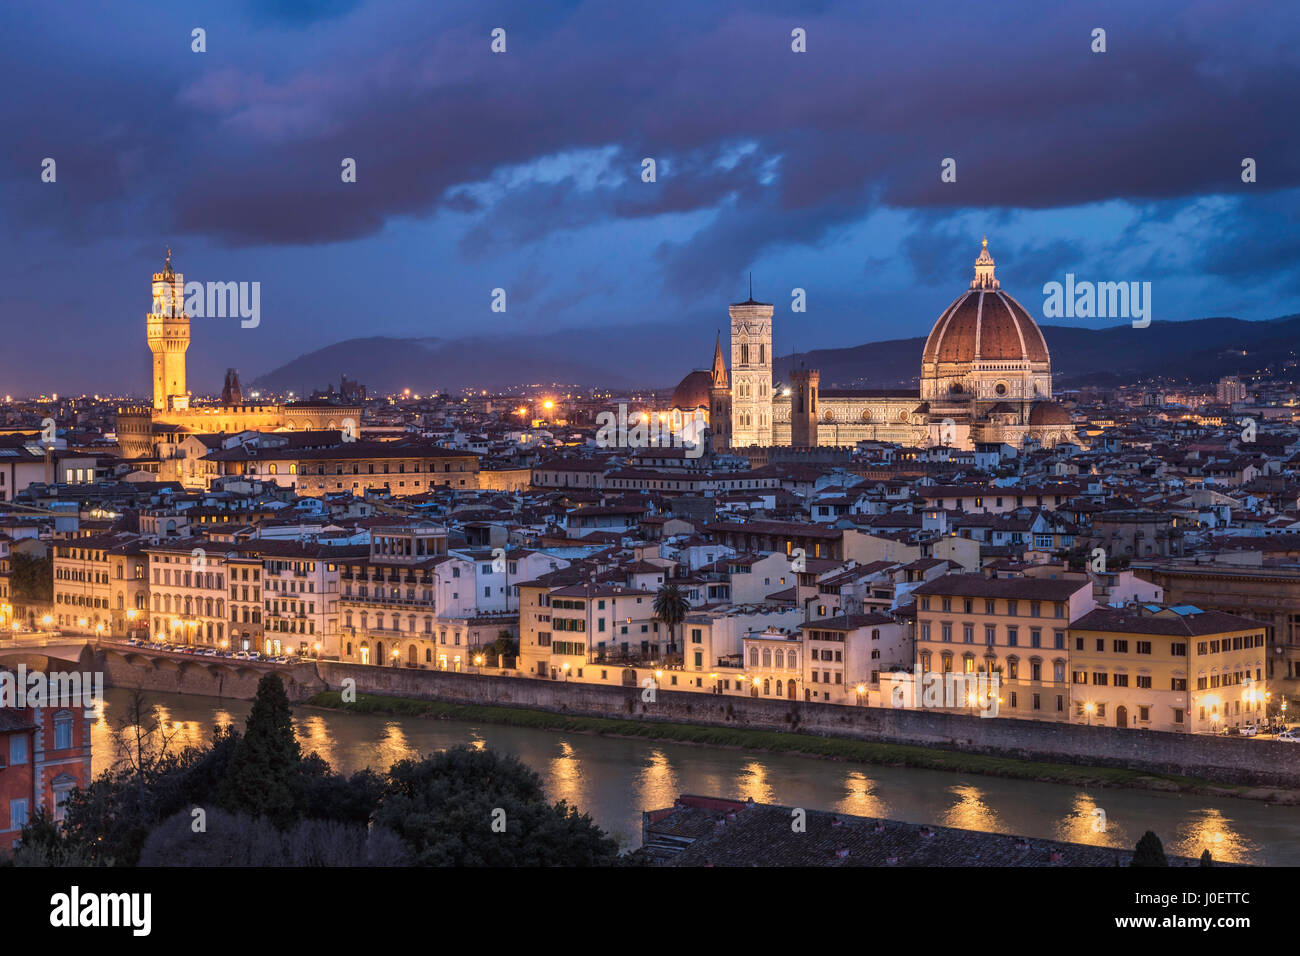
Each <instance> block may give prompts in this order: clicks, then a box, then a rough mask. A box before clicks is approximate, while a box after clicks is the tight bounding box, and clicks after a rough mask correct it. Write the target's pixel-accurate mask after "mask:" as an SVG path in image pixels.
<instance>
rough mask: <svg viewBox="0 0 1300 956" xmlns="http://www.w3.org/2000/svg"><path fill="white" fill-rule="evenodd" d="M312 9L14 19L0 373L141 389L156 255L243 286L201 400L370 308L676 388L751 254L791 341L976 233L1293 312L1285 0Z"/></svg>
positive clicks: (1294, 138)
mask: <svg viewBox="0 0 1300 956" xmlns="http://www.w3.org/2000/svg"><path fill="white" fill-rule="evenodd" d="M310 6H311V10H310V12H308V10H307V8H308V5H306V4H304V5H301V6H300V5H298V4H294V3H289V2H274V3H252V2H241V0H223V2H220V3H210V4H209V3H200V4H161V3H159V4H141V3H132V2H113V3H102V2H83V3H78V2H68V3H59V4H57V5H54V4H49V3H48V2H39V3H37V2H31V3H29V2H26V0H8V2H6V3H5V4H4V6H3V8H0V88H2V89H3V91H4V92H3V94H2V95H0V122H2V124H3V130H4V135H3V136H0V242H2V243H3V246H2V247H0V254H2V256H3V258H2V262H3V265H2V266H0V320H2V321H3V331H4V337H3V342H4V349H3V351H4V356H5V357H4V360H3V362H0V394H3V393H6V392H9V393H13V394H15V395H18V394H26V393H30V392H36V391H47V392H48V391H55V390H57V391H60V392H63V393H65V394H66V393H78V392H82V391H86V392H91V391H110V390H117V391H121V390H125V389H128V388H130V389H133V390H134V391H136V392H143V391H144V390H145V388H146V387H147V385H148V377H147V376H148V368H149V364H148V361H149V360H148V352H147V349H146V347H145V344H144V316H145V314H146V312H147V311H148V309H149V306H150V299H149V278H150V273H152V272H154V271H157V270H160V269H161V267H162V260H163V254H164V249H165V247H166V246H167V245H168V244H170V245H171V246H172V249H173V255H174V263H175V265H176V268H177V269H178V270H179V271H183V272H184V273H185V275H186V278H187V279H191V280H200V281H207V280H217V281H259V282H260V283H261V284H262V296H261V308H262V316H261V324H260V326H259V327H258V328H256V329H241V328H240V326H239V323H238V321H237V320H231V319H225V320H218V319H212V320H204V321H203V322H198V321H196V323H195V329H194V344H193V345H192V346H191V349H190V356H191V382H190V384H191V387H192V388H193V389H194V390H195V391H196V392H203V391H215V390H217V389H219V388H220V375H221V370H222V369H224V368H225V367H226V366H227V365H234V366H238V367H239V368H240V369H241V373H242V374H243V375H244V376H245V378H246V379H251V378H253V377H255V376H256V375H257V374H259V373H262V372H265V371H268V370H269V369H271V368H273V367H275V366H277V365H280V364H282V363H283V362H286V361H288V360H289V359H291V358H293V357H295V356H296V355H298V354H300V353H302V352H306V351H309V350H311V349H315V348H319V347H321V346H324V345H328V344H331V343H334V342H337V341H340V340H343V339H347V338H351V337H356V336H362V335H390V336H399V337H437V338H456V337H462V336H466V335H480V336H481V335H489V336H504V337H510V338H515V339H525V340H526V339H528V338H529V337H531V336H537V335H546V334H561V333H562V334H565V335H566V337H567V339H568V340H570V341H571V343H572V346H571V347H572V353H573V355H574V356H576V357H579V358H582V359H584V360H588V361H595V362H610V363H629V364H630V365H631V366H632V367H634V368H636V369H637V370H638V372H639V374H641V375H643V376H644V380H645V381H646V382H647V383H649V384H655V385H664V384H671V383H673V382H676V381H677V379H679V378H680V377H681V376H682V374H684V373H685V371H687V370H688V369H689V368H690V367H692V366H701V365H704V364H707V362H708V361H709V358H710V357H711V351H712V344H713V335H714V330H715V329H716V328H718V327H719V326H721V325H723V324H724V323H725V321H726V305H727V303H728V302H732V301H737V300H739V299H743V298H745V295H746V292H747V274H748V273H749V272H750V271H751V270H752V271H753V273H754V282H755V294H756V296H757V297H759V298H762V299H766V300H767V301H772V302H775V303H776V306H777V310H776V321H777V326H776V336H775V338H776V351H777V352H778V353H779V354H785V353H788V352H790V351H791V350H793V349H795V348H798V349H800V350H803V349H808V348H820V347H828V346H841V345H843V346H847V345H857V344H860V343H863V342H867V341H873V340H879V339H889V338H900V337H906V336H914V335H924V334H925V333H926V332H928V331H929V328H930V326H931V324H932V323H933V322H934V320H935V318H936V317H937V316H938V315H939V313H940V312H941V311H942V309H943V308H944V307H945V306H946V305H947V304H948V303H949V302H950V301H951V300H952V298H953V297H954V296H955V295H957V294H958V293H959V292H960V291H961V290H962V289H963V288H965V286H966V284H967V283H968V282H969V280H970V277H971V274H972V263H973V261H974V259H975V256H976V255H977V254H978V252H979V240H980V238H981V236H983V235H985V234H987V235H988V237H989V249H990V252H991V253H992V254H993V256H994V257H995V259H996V260H997V263H998V277H999V278H1000V279H1001V280H1002V282H1003V287H1004V288H1005V289H1006V290H1007V291H1008V292H1010V293H1011V294H1012V295H1014V296H1015V297H1016V298H1018V299H1019V300H1020V301H1021V302H1022V303H1023V304H1024V305H1025V306H1026V308H1027V309H1028V310H1029V312H1030V313H1031V314H1033V315H1036V316H1040V317H1041V313H1042V303H1043V296H1042V291H1041V290H1042V286H1043V284H1044V283H1045V282H1048V281H1053V280H1057V281H1061V280H1063V279H1064V276H1065V273H1067V272H1072V273H1074V274H1075V275H1076V276H1077V277H1078V278H1081V279H1092V280H1095V281H1120V280H1123V281H1149V282H1151V283H1152V289H1153V292H1152V295H1153V300H1154V314H1155V318H1156V320H1157V321H1159V320H1165V319H1174V320H1179V319H1189V318H1199V317H1204V316H1215V315H1232V316H1238V317H1241V318H1246V319H1269V318H1275V317H1277V316H1280V315H1285V314H1290V313H1295V312H1300V255H1298V253H1300V124H1298V123H1297V121H1296V120H1297V115H1298V114H1300V7H1297V5H1296V4H1295V2H1294V0H1278V2H1275V3H1256V4H1250V5H1244V4H1241V3H1239V2H1200V3H1196V2H1192V3H1177V4H1175V3H1164V2H1153V0H1142V2H1134V0H1121V2H1115V3H1091V2H1090V3H1076V4H1069V5H1063V4H1059V3H1055V2H1044V0H985V2H970V0H965V2H960V3H950V4H949V3H925V2H921V3H861V2H857V3H804V4H798V3H783V4H765V3H746V4H735V3H726V2H713V0H710V2H707V3H701V2H699V0H660V2H655V3H645V4H638V3H632V2H617V3H614V2H605V3H561V2H552V0H547V2H537V0H532V2H520V3H487V2H472V3H471V2H455V0H452V2H434V0H420V2H413V3H395V2H349V0H335V2H327V3H319V4H312V5H310ZM1062 6H1065V7H1066V9H1064V10H1062V9H1061V7H1062ZM195 27H202V28H204V29H205V30H206V31H207V37H206V42H207V52H205V53H194V52H192V51H191V42H192V41H191V31H192V30H193V29H194V28H195ZM496 27H501V28H503V29H505V30H506V38H507V40H506V42H507V52H506V53H504V54H494V53H492V52H491V50H490V42H491V37H490V34H491V31H492V30H493V28H496ZM796 27H801V28H803V29H805V30H806V31H807V48H808V52H806V53H803V54H796V53H793V52H792V51H791V35H790V34H791V30H793V29H794V28H796ZM1096 27H1101V28H1104V29H1105V30H1106V45H1107V52H1106V53H1104V54H1098V53H1093V52H1092V50H1091V44H1092V37H1091V33H1092V30H1093V29H1094V28H1096ZM45 157H52V158H54V159H55V160H56V162H57V177H58V178H57V182H56V183H53V184H49V183H42V182H41V162H42V160H43V159H44V158H45ZM344 157H353V158H355V159H356V162H357V182H356V183H355V184H344V183H342V182H341V181H340V163H341V161H342V160H343V158H344ZM644 157H653V158H655V159H656V161H657V164H658V182H656V183H644V182H642V181H641V160H642V159H643V158H644ZM945 157H952V158H954V159H956V161H957V182H956V183H942V182H940V164H941V162H942V160H943V159H944V158H945ZM1244 157H1252V158H1254V159H1255V160H1256V162H1257V164H1258V182H1256V183H1253V184H1245V183H1243V182H1242V181H1241V163H1242V159H1243V158H1244ZM796 286H798V287H802V288H805V289H806V290H807V296H808V313H807V315H804V316H798V317H794V316H791V315H790V290H791V289H792V288H794V287H796ZM495 287H504V288H505V289H506V290H507V303H508V311H507V312H506V313H505V314H497V313H493V312H492V311H491V310H490V308H489V306H490V296H491V290H492V289H493V288H495ZM1075 321H1077V322H1078V324H1083V325H1087V324H1089V323H1088V322H1086V321H1084V320H1075ZM1091 324H1094V325H1113V324H1117V323H1115V322H1113V321H1103V322H1096V321H1094V322H1093V323H1091ZM611 326H627V327H629V329H628V336H627V337H628V341H629V342H638V343H639V344H638V345H637V346H636V347H634V348H629V349H627V350H625V351H624V352H622V353H618V354H609V352H608V349H607V346H606V345H605V344H604V343H606V342H607V338H601V339H600V341H599V343H597V342H595V341H590V342H589V341H585V340H584V336H583V334H582V330H583V329H591V328H602V329H608V328H609V327H611ZM320 384H321V385H324V384H325V383H324V382H321V383H320Z"/></svg>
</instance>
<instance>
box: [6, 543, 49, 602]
mask: <svg viewBox="0 0 1300 956" xmlns="http://www.w3.org/2000/svg"><path fill="white" fill-rule="evenodd" d="M10 568H11V570H10V572H9V583H10V588H11V593H12V595H13V598H14V600H15V601H16V602H22V603H26V604H49V603H50V602H51V601H53V600H54V556H53V555H46V556H45V557H43V558H34V557H32V556H31V555H30V554H23V553H22V552H21V551H15V552H13V554H11V555H10Z"/></svg>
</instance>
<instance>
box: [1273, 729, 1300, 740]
mask: <svg viewBox="0 0 1300 956" xmlns="http://www.w3.org/2000/svg"><path fill="white" fill-rule="evenodd" d="M1277 739H1278V740H1281V741H1284V742H1285V743H1289V744H1300V727H1288V728H1287V729H1286V730H1284V731H1282V732H1281V733H1279V734H1278V735H1277Z"/></svg>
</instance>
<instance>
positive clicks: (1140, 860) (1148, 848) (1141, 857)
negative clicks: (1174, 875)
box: [1129, 830, 1169, 866]
mask: <svg viewBox="0 0 1300 956" xmlns="http://www.w3.org/2000/svg"><path fill="white" fill-rule="evenodd" d="M1168 865H1169V861H1168V860H1167V859H1165V848H1164V845H1163V844H1162V843H1161V842H1160V837H1158V836H1156V835H1155V833H1153V832H1152V831H1150V830H1148V831H1147V832H1146V833H1144V834H1142V839H1140V840H1138V842H1137V847H1135V848H1134V851H1133V859H1132V861H1130V863H1129V866H1168Z"/></svg>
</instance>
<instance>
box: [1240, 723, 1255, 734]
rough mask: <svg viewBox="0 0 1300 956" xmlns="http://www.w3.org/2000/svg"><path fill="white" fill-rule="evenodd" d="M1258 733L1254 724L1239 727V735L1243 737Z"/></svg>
mask: <svg viewBox="0 0 1300 956" xmlns="http://www.w3.org/2000/svg"><path fill="white" fill-rule="evenodd" d="M1258 733H1259V728H1258V727H1256V726H1255V725H1254V724H1246V725H1245V726H1243V727H1242V728H1241V736H1243V737H1254V736H1255V735H1256V734H1258Z"/></svg>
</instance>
